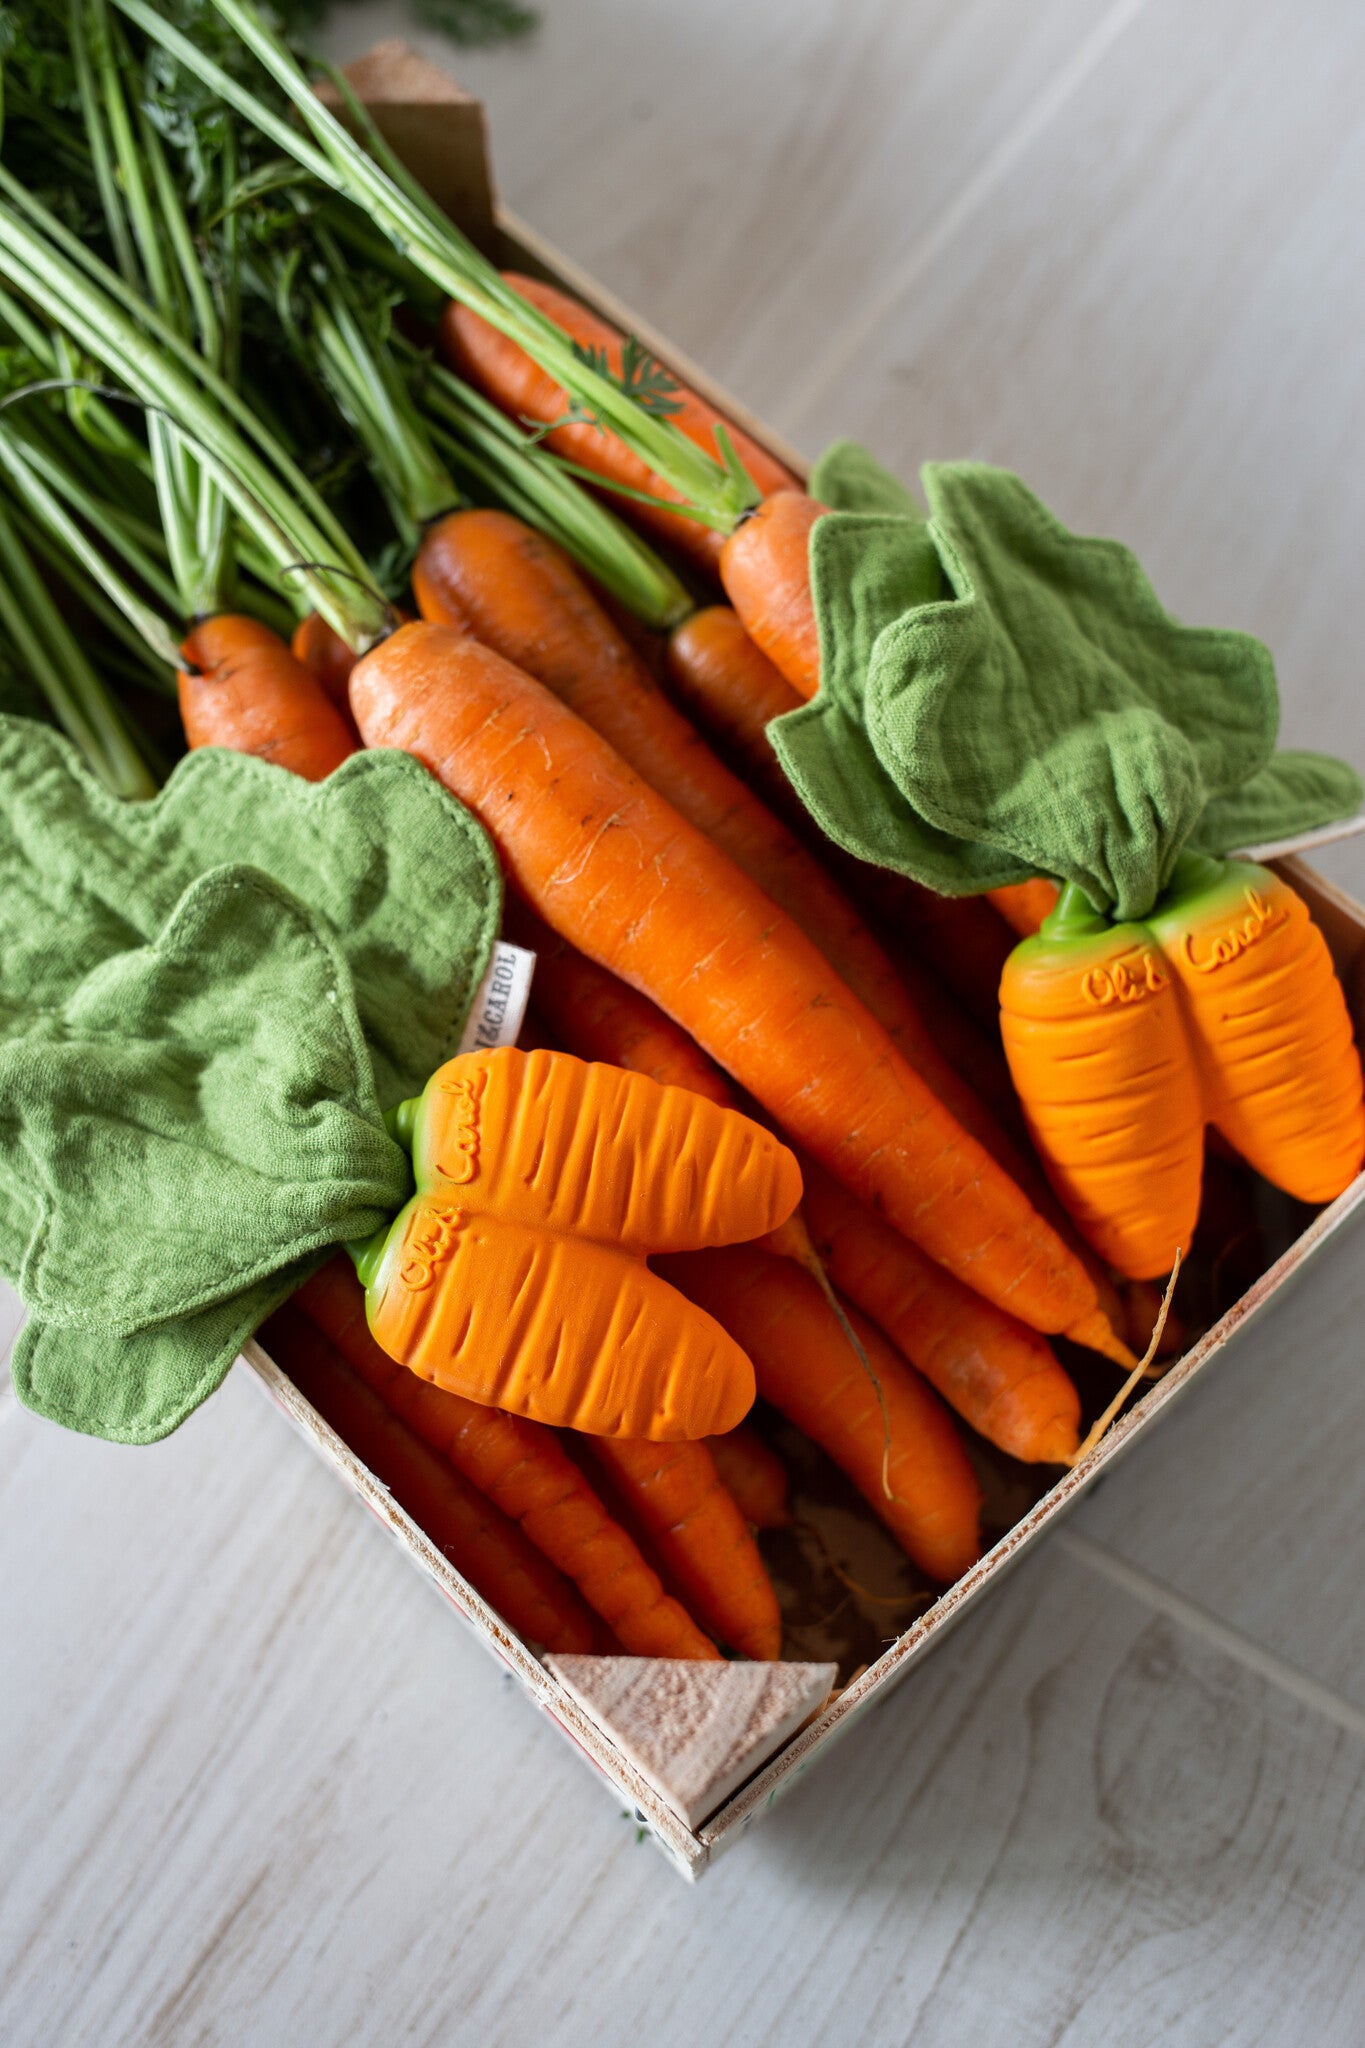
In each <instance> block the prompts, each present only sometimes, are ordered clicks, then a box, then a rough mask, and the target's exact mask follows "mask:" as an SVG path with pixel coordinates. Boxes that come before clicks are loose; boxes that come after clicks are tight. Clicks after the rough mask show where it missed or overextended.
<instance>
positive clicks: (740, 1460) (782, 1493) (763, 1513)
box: [707, 1422, 791, 1529]
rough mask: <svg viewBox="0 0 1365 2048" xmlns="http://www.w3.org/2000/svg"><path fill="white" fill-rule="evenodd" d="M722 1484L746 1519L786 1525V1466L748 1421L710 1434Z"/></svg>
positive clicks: (758, 1524)
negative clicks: (720, 1433) (715, 1434)
mask: <svg viewBox="0 0 1365 2048" xmlns="http://www.w3.org/2000/svg"><path fill="white" fill-rule="evenodd" d="M707 1442H708V1444H709V1445H710V1447H711V1455H712V1457H713V1458H714V1459H715V1461H716V1471H717V1472H718V1473H719V1474H720V1480H721V1484H722V1485H723V1486H724V1487H725V1489H726V1491H727V1493H729V1495H730V1497H731V1498H732V1500H733V1501H734V1503H735V1506H736V1507H737V1508H738V1509H739V1511H740V1513H741V1514H742V1515H743V1517H744V1519H745V1521H746V1522H750V1523H752V1525H753V1527H754V1528H755V1529H785V1528H786V1527H787V1525H788V1523H789V1522H790V1521H791V1514H790V1512H789V1511H788V1508H787V1468H786V1466H785V1465H784V1464H783V1463H782V1460H781V1459H780V1458H779V1457H778V1455H777V1452H776V1451H775V1450H774V1449H773V1448H772V1446H771V1445H770V1444H765V1443H764V1441H763V1439H762V1437H761V1436H760V1435H759V1434H758V1432H757V1430H755V1429H754V1428H752V1427H751V1425H750V1424H749V1423H747V1422H740V1423H737V1424H736V1425H735V1427H734V1428H733V1429H727V1430H726V1432H725V1434H724V1436H712V1437H708V1438H707Z"/></svg>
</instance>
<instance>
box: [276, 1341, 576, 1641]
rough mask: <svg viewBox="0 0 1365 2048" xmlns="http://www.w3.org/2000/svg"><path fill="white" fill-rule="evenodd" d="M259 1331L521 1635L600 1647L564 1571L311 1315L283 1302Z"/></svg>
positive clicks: (307, 1394)
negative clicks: (384, 1395)
mask: <svg viewBox="0 0 1365 2048" xmlns="http://www.w3.org/2000/svg"><path fill="white" fill-rule="evenodd" d="M260 1334H261V1340H262V1342H263V1343H264V1344H265V1345H266V1347H267V1349H268V1350H269V1352H270V1355H271V1357H272V1358H274V1359H275V1361H276V1363H277V1364H279V1365H282V1366H283V1367H284V1369H285V1371H286V1372H287V1373H288V1374H289V1377H290V1379H291V1380H292V1381H293V1382H294V1385H295V1386H296V1387H297V1388H298V1390H299V1392H300V1393H301V1394H302V1395H303V1397H304V1399H305V1400H306V1401H308V1402H310V1403H311V1404H312V1406H313V1407H314V1408H316V1409H317V1411H318V1413H319V1415H321V1417H322V1418H323V1421H324V1422H327V1423H330V1424H331V1426H332V1428H333V1429H334V1430H335V1431H336V1433H337V1435H338V1436H339V1437H341V1438H342V1440H343V1442H345V1443H347V1444H349V1445H350V1448H351V1449H352V1450H353V1451H354V1452H355V1454H356V1456H357V1457H358V1458H359V1459H360V1461H361V1463H362V1464H363V1465H365V1466H367V1467H368V1469H369V1470H370V1471H371V1472H372V1473H373V1474H374V1476H375V1478H376V1479H378V1480H379V1481H380V1483H381V1484H382V1485H383V1486H385V1487H387V1488H388V1490H389V1492H390V1493H391V1494H392V1495H393V1497H394V1499H395V1500H396V1501H397V1502H398V1504H399V1506H400V1507H402V1508H404V1509H406V1511H407V1512H408V1514H410V1515H411V1516H412V1519H413V1520H414V1521H415V1522H416V1523H417V1524H418V1525H419V1527H420V1528H422V1529H423V1530H425V1532H426V1534H427V1535H428V1536H429V1537H430V1539H431V1541H432V1542H433V1543H434V1544H435V1546H436V1548H437V1549H438V1550H439V1551H440V1552H441V1555H442V1556H443V1557H445V1558H446V1559H447V1560H448V1561H449V1562H450V1563H451V1564H452V1565H453V1566H454V1567H455V1569H456V1571H457V1572H459V1573H460V1575H461V1577H462V1578H466V1579H468V1581H469V1583H470V1585H471V1586H473V1588H474V1590H475V1592H476V1593H479V1594H481V1595H482V1597H483V1598H484V1599H485V1600H486V1601H487V1602H488V1604H489V1606H490V1607H494V1608H496V1609H497V1611H498V1613H499V1614H500V1615H501V1616H502V1618H503V1620H504V1621H505V1622H506V1623H507V1624H508V1626H509V1627H510V1628H512V1629H515V1631H516V1633H517V1634H518V1635H519V1636H520V1637H521V1638H522V1640H523V1641H524V1642H527V1643H534V1644H536V1645H538V1646H539V1647H540V1648H542V1649H546V1650H558V1651H566V1652H570V1653H573V1652H580V1651H585V1650H591V1649H592V1648H593V1647H594V1644H595V1640H596V1632H595V1628H594V1623H593V1617H592V1615H591V1613H590V1612H589V1610H588V1608H587V1606H586V1604H585V1603H584V1602H583V1600H581V1599H580V1597H579V1595H578V1593H577V1592H576V1591H575V1590H574V1588H573V1586H571V1585H570V1583H569V1581H568V1580H567V1579H566V1578H565V1577H564V1575H563V1573H562V1572H559V1571H557V1570H556V1569H555V1567H554V1566H553V1565H552V1564H551V1563H550V1561H549V1559H548V1558H547V1557H545V1556H544V1555H543V1553H542V1552H541V1551H539V1550H537V1549H536V1547H535V1545H534V1544H533V1543H531V1542H530V1540H529V1539H528V1538H527V1537H526V1536H525V1535H523V1533H522V1531H521V1530H520V1529H519V1528H518V1526H517V1524H516V1523H515V1522H512V1521H509V1520H508V1518H507V1516H506V1515H504V1514H503V1513H502V1512H501V1511H500V1510H499V1509H498V1508H495V1507H494V1506H493V1503H492V1502H491V1501H490V1500H487V1499H485V1497H484V1496H483V1494H482V1493H480V1491H479V1489H478V1488H477V1487H476V1486H473V1485H471V1483H470V1482H469V1480H467V1479H466V1478H465V1477H464V1476H463V1474H462V1473H460V1472H459V1471H457V1470H456V1468H455V1467H454V1466H453V1465H452V1464H451V1463H450V1462H449V1460H448V1459H446V1458H441V1457H438V1456H437V1455H436V1453H435V1452H434V1451H432V1450H431V1449H429V1447H428V1446H427V1445H426V1444H424V1443H423V1442H422V1441H421V1439H420V1437H418V1436H416V1435H415V1434H414V1433H413V1432H412V1431H411V1430H410V1429H408V1427H407V1426H406V1424H404V1423H402V1422H400V1421H399V1419H398V1417H397V1416H396V1415H395V1414H394V1413H393V1412H392V1411H391V1409H390V1408H389V1407H388V1406H387V1405H386V1404H385V1402H384V1401H382V1400H381V1399H380V1397H379V1395H378V1394H376V1393H375V1392H373V1390H372V1389H371V1388H370V1387H368V1386H366V1384H365V1382H364V1380H362V1379H361V1378H360V1377H359V1375H358V1374H357V1373H355V1372H353V1371H352V1369H351V1368H350V1366H348V1365H347V1364H346V1363H345V1361H344V1360H343V1359H342V1358H341V1356H340V1354H339V1353H338V1352H337V1351H336V1350H334V1349H333V1347H332V1345H331V1344H330V1343H329V1342H328V1340H327V1338H326V1337H325V1336H324V1335H323V1333H322V1331H321V1330H320V1329H319V1328H318V1327H317V1325H316V1324H315V1323H313V1322H312V1321H311V1320H310V1318H309V1317H307V1316H305V1315H303V1314H302V1313H301V1312H300V1311H299V1310H298V1309H295V1308H291V1307H285V1308H282V1309H278V1310H277V1311H276V1313H275V1314H274V1315H273V1316H272V1317H271V1318H270V1320H269V1322H268V1323H267V1324H266V1325H265V1327H264V1329H263V1330H262V1331H261V1333H260Z"/></svg>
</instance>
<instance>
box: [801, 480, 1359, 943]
mask: <svg viewBox="0 0 1365 2048" xmlns="http://www.w3.org/2000/svg"><path fill="white" fill-rule="evenodd" d="M922 480H923V485H924V490H925V495H926V499H927V503H928V507H929V518H928V520H927V521H926V520H925V519H924V518H923V516H922V515H921V514H920V513H919V512H918V511H917V510H916V508H915V506H914V503H913V501H912V500H911V499H910V498H909V496H908V494H907V493H906V492H905V491H904V489H903V487H901V486H900V485H898V484H897V483H896V481H895V479H894V478H891V477H889V476H887V474H886V472H885V471H883V470H881V469H880V468H879V466H878V465H877V464H876V463H874V462H873V461H872V459H871V457H869V456H867V455H866V454H864V453H863V451H861V450H860V449H858V448H856V447H855V446H854V445H853V444H851V443H847V442H843V443H838V444H836V446H835V447H834V448H833V449H831V450H830V451H829V453H828V454H827V455H826V457H825V458H823V460H822V461H821V463H820V464H818V465H817V468H816V471H815V473H814V475H813V476H812V479H811V488H812V491H813V493H814V494H815V495H816V496H818V497H820V498H821V499H822V500H823V501H824V502H826V503H828V504H830V505H831V507H832V508H833V509H832V510H831V513H830V515H829V516H828V517H826V518H824V519H821V520H819V521H818V522H817V524H816V526H815V528H814V530H813V532H812V535H811V550H810V573H811V587H812V594H813V597H814V601H815V607H816V613H817V618H818V622H819V628H820V652H821V677H822V681H821V688H820V691H819V694H818V695H817V697H816V698H815V699H814V700H813V701H812V702H811V703H810V704H808V705H805V706H803V707H802V708H801V709H800V710H799V711H793V712H791V713H789V714H788V715H787V716H786V717H784V718H781V719H779V720H777V721H775V722H774V724H773V726H772V727H771V728H770V735H771V738H772V741H773V744H774V747H775V748H776V750H777V753H778V755H779V758H780V759H781V761H782V763H783V766H784V768H785V769H786V772H787V774H788V776H789V778H790V779H791V781H792V783H793V784H794V786H795V787H796V789H797V791H798V793H799V795H800V796H801V797H802V799H803V801H804V802H805V803H806V805H807V808H808V809H809V810H810V811H811V813H812V815H813V816H814V817H815V819H816V821H817V822H818V823H819V824H820V825H821V827H822V828H823V829H824V830H825V831H826V832H827V833H828V834H829V835H830V836H831V837H832V838H833V839H835V840H836V841H837V842H838V843H839V844H841V845H843V846H844V847H846V848H847V849H848V850H849V851H850V852H852V853H854V854H856V855H858V856H859V857H860V858H862V859H865V860H869V861H873V862H875V863H876V864H878V865H880V866H887V867H892V868H895V869H898V870H899V871H900V872H902V873H906V874H910V875H913V876H914V877H915V878H916V879H917V880H919V881H921V882H924V883H926V884H927V885H928V886H929V887H931V888H933V889H937V890H939V891H941V892H942V893H945V894H949V895H963V894H971V893H974V892H976V891H978V890H981V889H987V888H994V887H998V886H1000V885H1002V884H1004V883H1008V882H1015V881H1022V880H1024V879H1026V878H1027V877H1028V876H1030V875H1033V874H1040V873H1041V874H1047V875H1052V876H1054V877H1057V878H1059V879H1061V880H1063V881H1071V882H1076V883H1078V884H1079V885H1080V887H1081V888H1082V889H1083V890H1084V891H1085V893H1086V895H1087V896H1088V897H1089V898H1090V899H1091V901H1092V902H1093V903H1094V904H1095V905H1096V907H1097V908H1101V909H1105V908H1112V909H1113V910H1114V911H1115V914H1116V915H1117V916H1119V917H1123V918H1129V917H1141V916H1143V915H1145V913H1146V912H1147V911H1148V910H1149V909H1150V908H1151V905H1152V903H1153V902H1154V901H1155V899H1156V897H1157V895H1158V894H1159V893H1160V891H1161V889H1162V888H1163V887H1164V885H1165V883H1166V882H1167V880H1168V879H1169V876H1170V873H1171V870H1172V868H1173V866H1174V864H1175V860H1176V857H1177V855H1178V854H1179V852H1180V850H1181V848H1182V846H1184V845H1185V844H1186V842H1187V841H1189V840H1191V839H1192V838H1193V839H1195V840H1196V843H1198V844H1199V845H1201V846H1205V845H1211V844H1212V843H1213V841H1215V840H1219V839H1221V840H1222V845H1221V846H1220V847H1219V850H1220V851H1225V850H1227V848H1228V846H1230V845H1233V844H1238V843H1243V844H1244V843H1246V842H1247V840H1248V839H1258V838H1259V839H1266V838H1270V837H1273V836H1276V834H1277V833H1278V832H1279V831H1280V830H1281V829H1285V828H1283V826H1282V820H1283V819H1284V818H1285V817H1286V816H1292V817H1293V818H1294V820H1295V823H1294V824H1293V825H1292V826H1290V827H1289V828H1287V829H1293V830H1298V829H1305V828H1306V822H1312V823H1325V822H1327V820H1328V819H1329V818H1332V817H1339V816H1341V815H1343V814H1344V813H1347V812H1349V811H1350V810H1352V809H1354V808H1355V806H1356V804H1357V803H1358V802H1359V800H1360V784H1359V782H1358V780H1357V779H1356V778H1355V777H1354V776H1353V775H1352V773H1351V771H1350V770H1349V769H1345V768H1343V767H1342V765H1341V764H1339V763H1325V762H1324V759H1323V757H1318V756H1313V757H1304V756H1299V757H1292V756H1285V757H1280V759H1279V760H1278V761H1277V762H1276V764H1275V766H1274V767H1273V768H1272V766H1271V762H1272V757H1273V756H1274V746H1275V734H1276V729H1277V725H1278V715H1279V713H1278V701H1277V696H1276V688H1275V675H1274V668H1273V665H1272V663H1271V659H1270V656H1269V654H1268V653H1267V651H1266V649H1265V648H1264V647H1263V646H1262V645H1261V644H1260V642H1259V641H1257V640H1254V639H1252V638H1250V636H1248V635H1247V634H1244V633H1234V632H1224V631H1217V630H1213V629H1207V628H1193V627H1187V626H1182V625H1181V624H1179V623H1178V622H1177V621H1176V620H1174V619H1172V618H1171V617H1170V616H1169V614H1167V613H1166V612H1165V611H1163V610H1162V607H1161V605H1160V604H1159V602H1158V600H1157V597H1156V594H1155V592H1154V591H1153V589H1152V587H1151V585H1150V583H1149V582H1148V580H1147V578H1146V576H1145V575H1144V573H1143V571H1142V569H1141V567H1140V565H1139V564H1138V562H1137V560H1136V558H1135V557H1134V556H1133V555H1132V554H1131V553H1130V551H1129V550H1128V549H1127V548H1125V547H1123V546H1121V545H1120V544H1119V543H1118V542H1116V541H1108V540H1094V539H1086V538H1082V537H1080V536H1077V535H1075V534H1072V533H1069V532H1068V531H1067V529H1066V528H1065V527H1063V526H1062V525H1061V524H1060V523H1059V522H1058V521H1057V520H1056V519H1054V518H1053V516H1052V515H1051V513H1050V512H1048V511H1047V509H1046V507H1045V506H1043V505H1042V504H1040V502H1039V501H1038V499H1037V498H1035V497H1034V496H1033V494H1032V492H1030V491H1029V490H1028V489H1027V488H1026V487H1025V485H1024V484H1022V483H1021V482H1020V481H1019V479H1018V478H1017V477H1014V476H1011V475H1010V474H1009V473H1008V472H1007V471H1004V470H998V469H992V468H989V467H987V466H986V465H984V464H981V463H934V464H928V465H926V467H925V469H924V471H923V473H922ZM1310 761H1311V762H1313V763H1316V764H1317V765H1316V766H1315V767H1310V766H1309V765H1308V764H1309V762H1310ZM1301 821H1304V822H1301ZM1229 831H1234V832H1235V834H1236V835H1237V836H1236V837H1234V838H1233V839H1231V840H1229V839H1228V838H1227V837H1226V835H1227V833H1228V832H1229Z"/></svg>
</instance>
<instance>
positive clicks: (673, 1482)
mask: <svg viewBox="0 0 1365 2048" xmlns="http://www.w3.org/2000/svg"><path fill="white" fill-rule="evenodd" d="M580 1442H581V1447H582V1450H583V1453H584V1455H585V1456H586V1458H587V1461H588V1463H589V1465H590V1466H591V1467H594V1468H595V1469H596V1470H598V1471H600V1472H603V1473H605V1474H606V1475H607V1482H608V1498H610V1499H612V1500H613V1501H614V1502H615V1503H618V1504H619V1507H620V1509H621V1511H622V1514H623V1517H624V1519H625V1521H626V1522H627V1525H628V1526H630V1527H631V1528H632V1529H633V1530H634V1531H635V1533H636V1534H637V1535H638V1536H639V1537H640V1539H641V1542H642V1544H643V1546H644V1548H645V1549H646V1551H648V1552H650V1553H651V1554H652V1555H653V1557H654V1559H655V1561H656V1562H657V1563H658V1564H660V1565H661V1566H662V1567H663V1573H664V1577H665V1580H666V1581H668V1582H669V1583H670V1584H672V1585H673V1586H674V1587H675V1588H676V1589H677V1592H678V1593H679V1595H680V1596H681V1599H682V1602H683V1605H684V1606H685V1607H686V1608H687V1611H688V1613H689V1614H693V1615H695V1616H696V1618H697V1620H698V1621H699V1622H700V1623H701V1624H702V1626H703V1628H705V1629H706V1630H707V1632H708V1633H709V1634H710V1635H713V1636H715V1637H716V1639H717V1641H719V1642H722V1643H726V1644H728V1645H729V1647H730V1648H731V1649H732V1650H738V1651H739V1653H740V1655H741V1656H744V1657H752V1658H755V1659H757V1660H766V1661H769V1662H771V1661H772V1659H773V1658H775V1657H779V1656H781V1654H782V1616H781V1613H780V1612H779V1610H778V1605H777V1595H776V1593H774V1591H773V1587H772V1580H771V1579H770V1578H769V1577H768V1572H767V1567H766V1566H765V1565H764V1562H763V1559H762V1558H761V1557H760V1556H759V1554H758V1545H757V1544H756V1543H755V1542H754V1539H753V1537H752V1535H751V1534H750V1533H749V1527H748V1524H747V1523H746V1521H745V1519H744V1517H743V1515H742V1514H741V1513H740V1511H739V1509H738V1507H736V1505H735V1503H734V1501H733V1499H732V1498H731V1496H730V1494H729V1493H728V1492H727V1491H726V1489H725V1487H724V1486H723V1485H722V1483H721V1480H720V1478H719V1476H718V1474H717V1471H716V1461H715V1459H714V1458H713V1457H712V1455H711V1453H710V1451H709V1450H708V1448H707V1446H706V1445H705V1444H704V1443H693V1444H651V1443H641V1442H638V1441H636V1440H634V1439H631V1438H629V1437H610V1438H609V1437H583V1438H582V1439H581V1440H580Z"/></svg>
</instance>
